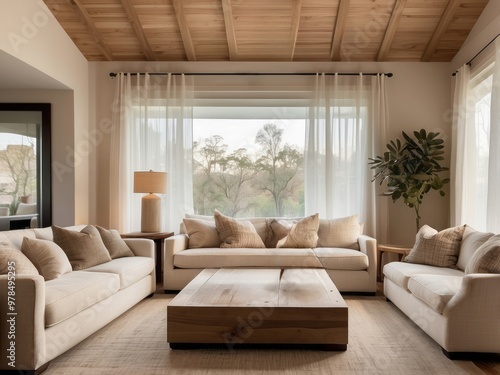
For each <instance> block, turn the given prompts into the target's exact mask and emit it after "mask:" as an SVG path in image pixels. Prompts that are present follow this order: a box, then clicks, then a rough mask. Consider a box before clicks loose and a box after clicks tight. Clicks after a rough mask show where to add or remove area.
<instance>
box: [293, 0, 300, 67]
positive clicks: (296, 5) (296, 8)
mask: <svg viewBox="0 0 500 375" xmlns="http://www.w3.org/2000/svg"><path fill="white" fill-rule="evenodd" d="M301 12H302V0H294V2H293V8H292V29H291V33H290V40H291V54H290V61H293V56H294V55H295V46H296V44H297V36H298V34H299V25H300V14H301Z"/></svg>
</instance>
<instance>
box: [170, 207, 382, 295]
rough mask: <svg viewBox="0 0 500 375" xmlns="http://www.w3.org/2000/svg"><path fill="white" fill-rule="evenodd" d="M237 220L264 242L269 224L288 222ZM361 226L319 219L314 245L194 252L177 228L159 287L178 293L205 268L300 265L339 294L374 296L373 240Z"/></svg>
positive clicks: (205, 218)
mask: <svg viewBox="0 0 500 375" xmlns="http://www.w3.org/2000/svg"><path fill="white" fill-rule="evenodd" d="M186 219H188V220H192V219H194V220H201V221H211V222H212V223H213V217H210V216H199V215H186ZM186 219H184V221H186ZM299 219H300V218H296V220H299ZM237 220H239V221H249V222H251V223H252V224H253V226H254V227H255V230H256V232H257V233H258V235H259V236H260V237H261V238H262V240H263V241H264V242H266V238H268V236H269V230H270V223H272V221H273V220H289V219H287V218H244V219H237ZM362 228H363V226H362V224H359V222H358V217H357V215H353V216H350V217H347V218H340V219H333V220H326V219H320V220H319V230H318V237H319V239H318V245H317V246H316V247H309V248H288V247H287V248H275V247H274V248H241V247H237V248H222V247H218V246H217V247H216V246H209V247H199V245H198V246H197V247H196V248H193V246H192V245H193V237H192V236H190V235H189V233H186V229H185V227H184V225H181V232H183V233H181V234H177V235H175V236H172V237H169V238H167V239H165V243H164V247H163V288H164V289H165V290H166V291H178V290H181V289H182V288H184V287H185V286H186V285H187V284H188V283H189V282H190V281H191V280H192V279H193V278H195V277H196V276H197V275H198V273H200V272H201V271H202V270H203V269H205V268H248V267H268V268H269V267H272V268H292V267H301V268H324V269H325V270H326V271H327V273H328V274H329V276H330V278H331V279H332V280H333V282H334V283H335V285H336V286H337V288H338V289H339V291H341V292H362V293H367V294H374V293H375V292H376V288H377V280H376V279H377V256H376V253H377V250H376V248H377V244H376V240H375V239H374V238H371V237H369V236H366V235H362V234H361V233H362ZM213 230H215V225H214V226H213ZM197 234H199V233H197ZM191 235H192V233H191ZM215 235H216V234H215Z"/></svg>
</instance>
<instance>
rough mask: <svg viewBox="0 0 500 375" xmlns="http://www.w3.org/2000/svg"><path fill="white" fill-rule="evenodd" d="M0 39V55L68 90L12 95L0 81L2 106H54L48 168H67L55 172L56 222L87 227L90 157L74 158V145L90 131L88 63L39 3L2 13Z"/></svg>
mask: <svg viewBox="0 0 500 375" xmlns="http://www.w3.org/2000/svg"><path fill="white" fill-rule="evenodd" d="M4 8H7V6H6V5H4ZM56 11H57V9H56ZM0 35H2V38H0V51H3V52H4V53H6V54H9V55H10V56H11V57H13V58H15V59H17V60H18V61H19V63H20V64H26V65H28V66H31V67H32V72H33V73H34V74H36V71H39V75H41V76H43V77H52V79H53V80H56V81H59V82H60V83H61V86H64V87H67V88H68V89H69V90H62V91H61V92H60V93H54V92H45V93H44V92H43V90H42V91H36V90H35V91H32V90H25V91H24V92H21V91H11V90H8V89H6V88H5V87H2V86H1V82H0V88H3V92H2V93H1V96H2V98H3V99H2V100H4V101H9V102H13V101H18V102H28V101H32V100H36V101H39V102H51V103H52V104H53V108H52V116H53V119H54V121H53V125H54V129H53V131H52V135H53V139H52V146H53V157H52V163H53V166H54V163H56V162H58V163H61V164H62V165H64V166H66V167H67V169H66V171H67V172H66V173H65V175H64V178H62V179H61V180H58V179H57V177H56V173H54V170H53V178H52V182H53V185H54V191H53V195H54V197H53V217H54V223H55V224H59V225H72V224H75V223H76V224H78V223H85V222H89V221H90V220H92V215H94V216H95V212H91V210H90V204H89V196H90V195H91V191H90V185H89V179H90V175H89V160H91V156H89V155H86V154H85V153H81V154H80V155H78V154H77V152H75V151H74V150H75V149H77V148H76V147H75V145H77V146H78V145H79V144H80V143H81V142H84V140H85V133H86V132H87V130H88V117H89V115H88V113H89V106H88V100H89V98H88V82H89V81H88V62H87V60H86V59H85V58H84V57H83V55H82V54H81V53H80V52H79V51H78V49H77V48H76V46H75V45H74V43H73V42H72V41H71V39H70V38H69V37H68V35H67V34H66V33H65V32H64V30H63V29H62V28H61V26H60V25H59V23H58V22H57V21H56V20H55V18H54V16H53V15H52V13H51V12H50V11H49V10H48V9H47V7H46V6H45V4H44V3H43V1H40V0H22V1H9V4H8V10H7V9H4V10H3V11H2V12H0ZM11 60H12V59H11ZM0 63H1V61H0ZM9 67H11V68H10V69H9ZM0 69H1V70H2V72H3V73H5V74H9V71H12V73H13V72H15V71H16V69H15V68H12V64H8V65H6V66H1V65H0ZM39 88H40V87H39ZM75 160H76V162H74V161H75ZM94 170H95V169H94ZM92 211H93V210H92Z"/></svg>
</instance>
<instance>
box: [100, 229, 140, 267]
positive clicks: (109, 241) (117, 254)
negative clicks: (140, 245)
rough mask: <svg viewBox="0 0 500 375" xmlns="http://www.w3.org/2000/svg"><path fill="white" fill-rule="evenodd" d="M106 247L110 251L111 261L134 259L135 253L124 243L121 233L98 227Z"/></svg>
mask: <svg viewBox="0 0 500 375" xmlns="http://www.w3.org/2000/svg"><path fill="white" fill-rule="evenodd" d="M96 228H97V231H98V232H99V234H100V236H101V238H102V242H104V246H106V249H108V252H109V256H110V257H111V259H116V258H123V257H133V256H134V253H133V252H132V250H130V247H128V245H127V243H126V242H125V241H123V239H122V237H121V236H120V233H119V232H118V231H117V230H116V229H106V228H103V227H100V226H96Z"/></svg>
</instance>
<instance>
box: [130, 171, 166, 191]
mask: <svg viewBox="0 0 500 375" xmlns="http://www.w3.org/2000/svg"><path fill="white" fill-rule="evenodd" d="M134 193H159V194H166V193H167V172H153V171H139V172H134Z"/></svg>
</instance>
